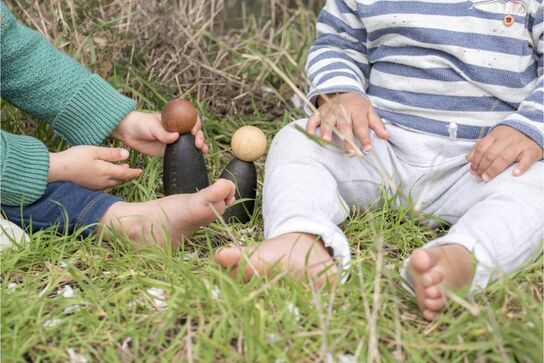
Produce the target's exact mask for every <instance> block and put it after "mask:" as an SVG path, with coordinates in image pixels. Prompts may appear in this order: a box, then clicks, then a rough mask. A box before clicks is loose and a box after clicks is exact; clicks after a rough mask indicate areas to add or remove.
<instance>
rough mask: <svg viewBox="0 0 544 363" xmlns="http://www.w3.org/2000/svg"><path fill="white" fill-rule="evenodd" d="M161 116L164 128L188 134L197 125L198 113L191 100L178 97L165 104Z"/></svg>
mask: <svg viewBox="0 0 544 363" xmlns="http://www.w3.org/2000/svg"><path fill="white" fill-rule="evenodd" d="M161 118H162V124H163V126H164V128H165V129H167V130H168V131H170V132H179V133H180V134H187V133H189V132H191V130H192V129H193V127H194V126H195V124H196V120H197V118H198V114H197V112H196V109H195V107H194V106H193V105H192V104H191V102H189V101H187V100H184V99H182V98H178V99H175V100H171V101H170V102H168V103H167V104H166V106H164V108H163V110H162V113H161Z"/></svg>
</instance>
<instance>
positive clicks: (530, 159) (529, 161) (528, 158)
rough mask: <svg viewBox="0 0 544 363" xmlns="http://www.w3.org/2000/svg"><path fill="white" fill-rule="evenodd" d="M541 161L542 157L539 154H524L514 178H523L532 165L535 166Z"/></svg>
mask: <svg viewBox="0 0 544 363" xmlns="http://www.w3.org/2000/svg"><path fill="white" fill-rule="evenodd" d="M540 159H541V155H539V154H538V153H532V152H530V151H525V152H523V153H522V154H521V155H520V157H519V161H518V164H517V165H516V167H515V168H514V170H513V172H512V174H514V176H521V175H523V174H525V172H526V171H527V170H529V168H530V167H531V165H533V164H534V163H535V162H536V161H538V160H540Z"/></svg>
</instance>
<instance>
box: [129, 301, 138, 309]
mask: <svg viewBox="0 0 544 363" xmlns="http://www.w3.org/2000/svg"><path fill="white" fill-rule="evenodd" d="M137 304H138V303H137V302H136V301H135V300H130V301H129V302H128V303H127V307H129V308H131V307H133V306H136V305H137Z"/></svg>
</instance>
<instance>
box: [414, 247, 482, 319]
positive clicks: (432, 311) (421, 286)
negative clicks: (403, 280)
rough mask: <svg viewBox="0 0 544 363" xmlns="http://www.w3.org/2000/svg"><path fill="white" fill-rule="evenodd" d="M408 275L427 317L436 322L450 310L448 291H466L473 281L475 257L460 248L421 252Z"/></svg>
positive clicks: (417, 252) (418, 251) (437, 248)
mask: <svg viewBox="0 0 544 363" xmlns="http://www.w3.org/2000/svg"><path fill="white" fill-rule="evenodd" d="M408 272H409V275H410V279H411V280H412V284H413V286H414V289H415V291H416V300H417V304H418V306H419V309H420V310H421V312H422V314H423V317H424V318H425V319H427V320H433V319H434V318H436V317H437V316H438V314H439V313H440V312H441V311H442V310H443V309H444V307H445V306H446V294H445V291H444V287H447V288H449V289H452V290H457V289H462V288H464V287H466V286H467V285H468V284H470V282H471V281H472V277H473V274H474V267H473V264H472V255H471V253H470V252H469V251H468V250H467V249H466V248H464V247H463V246H461V245H458V244H450V245H444V246H439V247H433V248H429V249H423V248H418V249H416V250H414V251H413V252H412V255H411V256H410V266H409V268H408Z"/></svg>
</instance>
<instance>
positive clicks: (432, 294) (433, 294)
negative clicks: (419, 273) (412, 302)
mask: <svg viewBox="0 0 544 363" xmlns="http://www.w3.org/2000/svg"><path fill="white" fill-rule="evenodd" d="M425 296H427V297H428V298H430V299H438V298H439V297H441V296H442V290H441V289H440V287H438V286H436V285H433V286H430V287H427V288H425Z"/></svg>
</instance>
